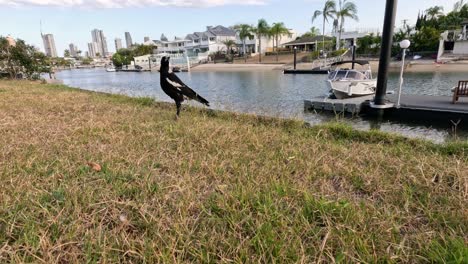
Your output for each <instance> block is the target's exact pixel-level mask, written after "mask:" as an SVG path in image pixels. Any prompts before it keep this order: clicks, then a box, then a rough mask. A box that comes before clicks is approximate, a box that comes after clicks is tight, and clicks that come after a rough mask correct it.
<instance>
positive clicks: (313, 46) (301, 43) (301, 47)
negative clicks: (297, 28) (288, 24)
mask: <svg viewBox="0 0 468 264" xmlns="http://www.w3.org/2000/svg"><path fill="white" fill-rule="evenodd" d="M332 40H333V38H332V37H329V36H325V41H326V42H327V41H332ZM322 41H323V36H322V35H320V36H315V37H302V38H298V39H296V40H294V41H290V42H287V43H284V44H283V45H282V46H283V47H286V48H289V49H293V48H294V47H297V50H298V51H314V50H318V49H320V47H321V45H319V43H322Z"/></svg>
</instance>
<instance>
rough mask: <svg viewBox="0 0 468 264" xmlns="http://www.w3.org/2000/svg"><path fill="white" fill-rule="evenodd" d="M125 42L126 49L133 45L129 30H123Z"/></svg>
mask: <svg viewBox="0 0 468 264" xmlns="http://www.w3.org/2000/svg"><path fill="white" fill-rule="evenodd" d="M125 42H126V43H127V49H129V48H131V47H132V45H133V42H132V36H131V35H130V32H125Z"/></svg>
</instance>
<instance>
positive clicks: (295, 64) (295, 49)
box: [294, 47, 297, 70]
mask: <svg viewBox="0 0 468 264" xmlns="http://www.w3.org/2000/svg"><path fill="white" fill-rule="evenodd" d="M296 66H297V47H294V70H295V69H296Z"/></svg>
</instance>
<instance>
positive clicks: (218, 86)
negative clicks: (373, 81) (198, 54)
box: [57, 69, 468, 142]
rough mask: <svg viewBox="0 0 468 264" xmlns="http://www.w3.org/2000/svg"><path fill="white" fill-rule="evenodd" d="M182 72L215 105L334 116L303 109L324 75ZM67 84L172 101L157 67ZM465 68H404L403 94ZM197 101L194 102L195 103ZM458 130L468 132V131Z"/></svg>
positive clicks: (431, 134) (70, 76)
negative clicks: (435, 70)
mask: <svg viewBox="0 0 468 264" xmlns="http://www.w3.org/2000/svg"><path fill="white" fill-rule="evenodd" d="M178 76H179V77H180V78H181V79H182V80H183V81H184V82H186V83H187V84H188V85H189V86H191V87H192V88H193V89H194V90H196V91H197V92H198V93H199V94H201V95H202V96H203V97H205V98H206V99H207V100H208V101H210V103H211V105H212V108H214V109H220V110H228V111H235V112H243V113H255V114H261V115H268V116H277V117H285V118H298V119H303V120H305V121H307V122H310V123H311V124H317V123H321V122H324V121H330V120H333V119H335V117H333V116H330V115H321V114H314V113H307V112H304V103H303V100H304V99H311V98H313V97H316V96H320V95H323V94H325V93H326V90H327V89H326V85H325V80H326V75H284V74H283V73H282V72H280V71H252V72H193V73H178ZM57 78H58V79H61V80H63V81H64V83H65V84H67V85H69V86H72V87H77V88H81V89H85V90H92V91H98V92H106V93H114V94H124V95H129V96H134V97H152V98H154V99H156V100H158V101H168V102H171V100H170V98H169V97H168V96H167V95H166V94H164V92H163V91H162V90H161V88H160V86H159V73H157V72H152V73H150V72H144V73H131V72H106V71H105V70H104V69H86V70H70V71H62V72H59V73H57ZM466 78H468V76H466V74H464V73H408V74H405V86H404V93H405V94H424V95H447V96H449V95H451V92H450V89H451V87H453V86H455V85H456V83H457V82H458V80H461V79H466ZM397 84H398V75H397V74H392V75H391V76H390V79H389V84H388V90H396V89H397ZM194 105H196V104H194ZM344 121H345V122H348V123H350V124H351V125H352V126H353V127H355V128H357V129H370V128H375V127H376V125H375V124H373V123H372V122H369V121H366V120H363V119H361V118H358V117H356V118H353V119H345V120H344ZM377 127H378V128H379V129H380V130H382V131H388V132H397V133H400V134H403V135H405V136H409V137H419V138H426V139H430V140H433V141H436V142H443V141H445V140H447V139H449V138H451V137H452V134H451V130H450V129H447V128H436V127H430V126H423V125H415V124H408V123H406V124H399V123H393V122H384V123H380V124H378V126H377ZM458 136H461V137H463V138H465V139H466V138H468V132H466V131H461V132H459V133H458Z"/></svg>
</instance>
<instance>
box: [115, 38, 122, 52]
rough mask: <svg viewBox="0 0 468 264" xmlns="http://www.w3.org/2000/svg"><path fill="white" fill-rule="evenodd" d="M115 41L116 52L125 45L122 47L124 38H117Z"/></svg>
mask: <svg viewBox="0 0 468 264" xmlns="http://www.w3.org/2000/svg"><path fill="white" fill-rule="evenodd" d="M114 42H115V51H116V52H117V51H119V50H120V49H122V48H123V47H122V39H120V38H116V39H115V40H114Z"/></svg>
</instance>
